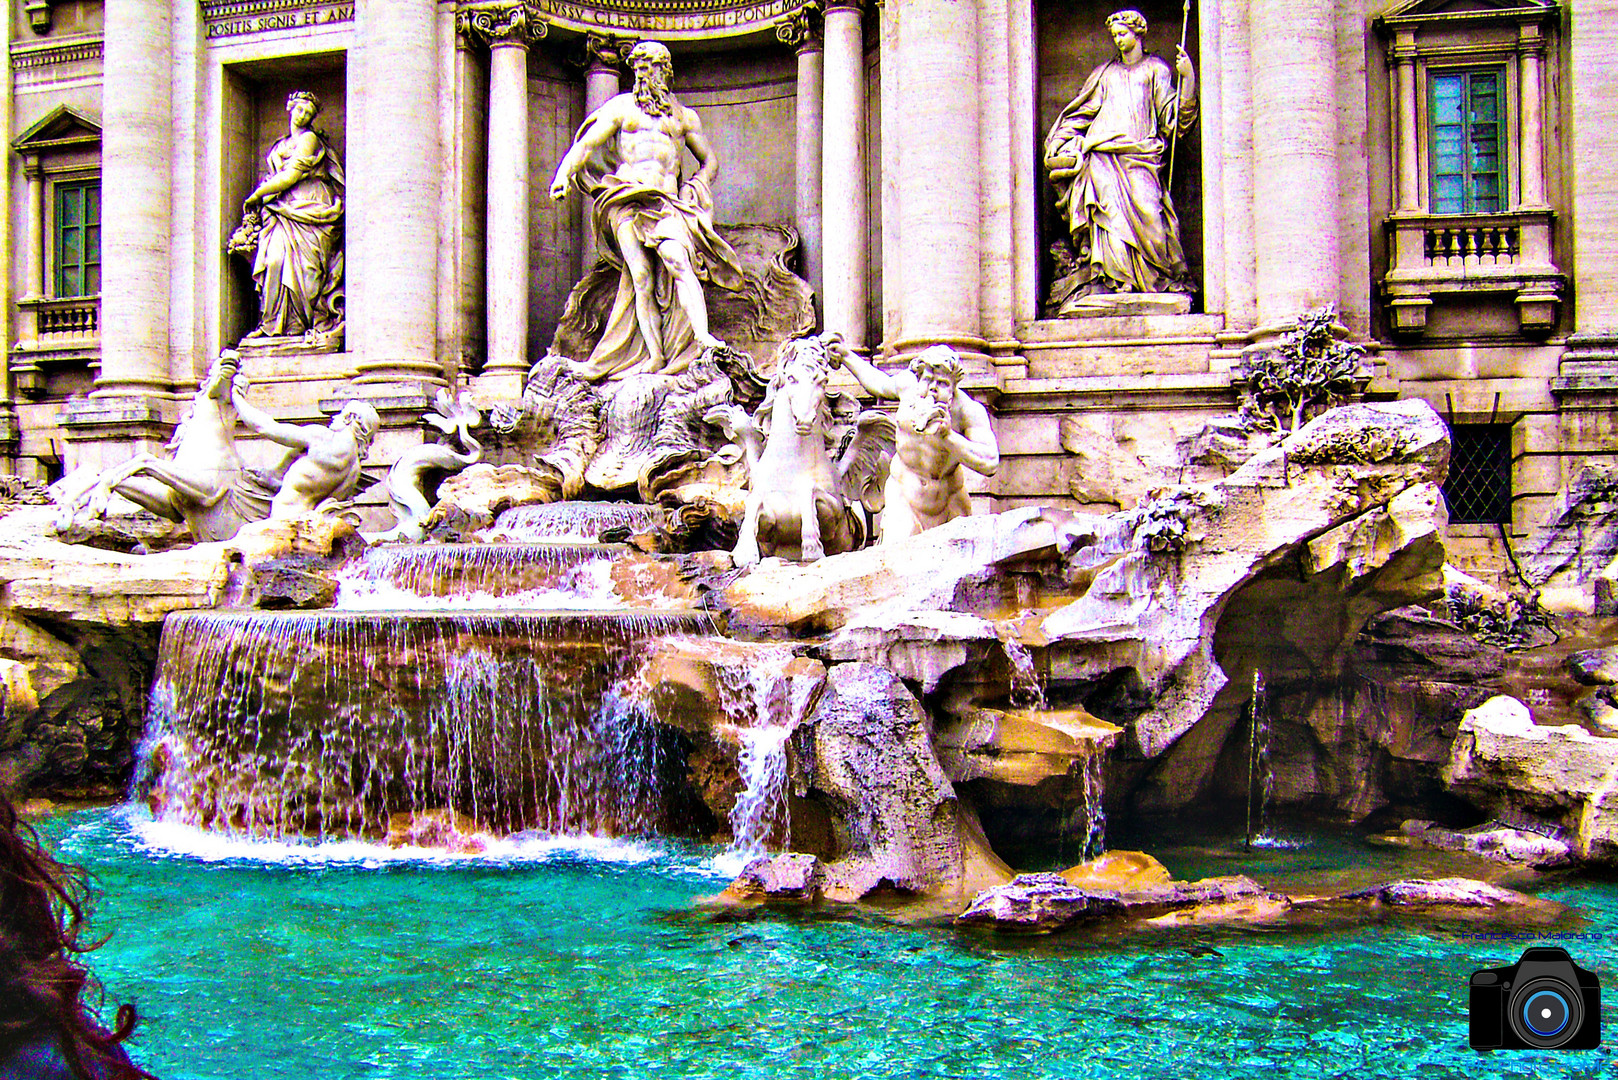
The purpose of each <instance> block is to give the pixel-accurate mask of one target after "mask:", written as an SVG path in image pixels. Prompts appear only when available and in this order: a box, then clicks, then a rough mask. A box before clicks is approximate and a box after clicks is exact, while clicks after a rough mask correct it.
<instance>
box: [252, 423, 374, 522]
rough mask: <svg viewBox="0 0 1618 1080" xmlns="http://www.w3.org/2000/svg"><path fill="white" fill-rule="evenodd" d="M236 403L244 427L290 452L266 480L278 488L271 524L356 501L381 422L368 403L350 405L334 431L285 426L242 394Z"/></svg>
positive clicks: (271, 513) (330, 429) (276, 489)
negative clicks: (362, 472) (363, 466)
mask: <svg viewBox="0 0 1618 1080" xmlns="http://www.w3.org/2000/svg"><path fill="white" fill-rule="evenodd" d="M232 400H233V401H234V402H235V404H236V412H237V414H238V415H239V416H240V417H241V420H242V423H244V424H246V425H247V426H248V427H249V428H251V429H252V430H253V431H255V432H257V433H258V434H259V435H261V436H263V437H264V438H266V439H268V440H270V441H271V442H274V443H280V444H281V445H282V446H285V447H287V454H286V457H285V458H284V459H283V460H282V461H281V464H280V466H279V467H278V468H276V469H275V470H273V471H272V472H271V473H270V474H269V475H268V476H267V477H264V478H263V479H264V480H265V482H266V483H269V482H274V483H275V494H274V496H273V497H272V498H271V500H270V512H269V516H270V518H271V520H275V521H283V520H286V519H287V518H294V517H298V516H300V515H303V514H308V513H315V512H320V511H324V510H327V509H332V508H335V507H336V505H337V504H341V503H343V502H346V501H347V500H349V499H352V498H353V497H354V493H355V492H356V491H357V490H359V484H360V463H361V462H362V461H364V460H365V454H366V452H367V451H369V450H370V448H371V440H372V439H373V438H374V437H375V436H376V429H377V427H378V425H379V424H380V423H381V419H380V418H379V417H378V416H377V413H376V410H375V409H374V408H372V407H371V406H370V405H368V404H366V403H365V402H363V401H350V402H349V403H348V404H347V405H345V406H343V409H342V411H341V412H339V413H338V414H337V415H336V416H334V417H332V421H331V424H330V425H329V426H326V427H321V426H319V425H317V424H303V425H299V424H286V423H282V422H281V421H279V420H277V419H275V418H274V417H272V416H270V415H269V414H268V413H266V412H264V411H263V410H262V409H259V408H257V407H256V406H254V405H252V404H251V403H250V402H248V400H247V399H246V398H245V397H243V396H242V395H241V394H233V395H232Z"/></svg>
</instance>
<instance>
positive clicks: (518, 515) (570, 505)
mask: <svg viewBox="0 0 1618 1080" xmlns="http://www.w3.org/2000/svg"><path fill="white" fill-rule="evenodd" d="M656 520H657V507H655V506H644V505H641V504H639V503H597V502H557V503H541V504H537V505H532V506H514V507H512V508H511V509H509V510H503V511H501V512H500V516H499V517H497V518H495V520H494V524H493V525H491V526H489V528H487V529H485V530H483V532H482V533H481V534H480V537H481V538H482V539H485V540H490V541H497V542H516V543H536V542H538V543H548V542H556V541H579V540H596V539H599V538H600V536H601V534H602V533H604V532H606V531H607V530H608V529H628V530H630V531H631V532H641V531H644V530H646V529H649V528H651V527H652V525H653V524H654V523H655V522H656Z"/></svg>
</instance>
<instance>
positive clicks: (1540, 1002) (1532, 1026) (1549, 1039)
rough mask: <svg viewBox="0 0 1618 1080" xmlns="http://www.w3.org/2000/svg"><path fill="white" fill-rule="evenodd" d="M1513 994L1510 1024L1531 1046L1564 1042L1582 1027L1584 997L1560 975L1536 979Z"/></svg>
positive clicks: (1551, 1045)
mask: <svg viewBox="0 0 1618 1080" xmlns="http://www.w3.org/2000/svg"><path fill="white" fill-rule="evenodd" d="M1511 998H1512V1007H1511V1011H1510V1013H1509V1015H1510V1017H1511V1026H1512V1027H1514V1028H1516V1029H1517V1035H1518V1036H1519V1037H1520V1038H1521V1039H1522V1040H1523V1041H1524V1042H1526V1043H1528V1044H1530V1045H1532V1046H1542V1047H1545V1048H1547V1049H1549V1048H1551V1047H1556V1046H1561V1045H1562V1044H1563V1043H1564V1042H1566V1041H1567V1040H1568V1039H1570V1038H1571V1037H1572V1036H1573V1034H1574V1033H1576V1032H1577V1031H1578V1030H1579V1021H1580V1019H1581V1015H1580V1014H1581V1013H1582V1011H1583V1010H1582V1009H1581V1008H1580V1004H1579V1003H1580V1001H1581V1000H1582V999H1581V998H1580V997H1579V995H1578V993H1577V992H1575V991H1574V990H1573V988H1572V987H1570V986H1568V985H1567V984H1565V983H1563V982H1562V981H1561V980H1560V979H1533V980H1531V981H1530V982H1528V983H1527V984H1526V985H1524V986H1522V987H1519V988H1518V989H1517V991H1516V992H1515V993H1514V994H1512V995H1511Z"/></svg>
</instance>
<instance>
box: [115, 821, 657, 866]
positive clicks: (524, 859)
mask: <svg viewBox="0 0 1618 1080" xmlns="http://www.w3.org/2000/svg"><path fill="white" fill-rule="evenodd" d="M119 816H120V817H121V818H122V819H123V820H124V822H125V823H126V824H127V826H128V828H129V832H130V844H131V847H132V848H133V849H134V850H135V851H137V852H139V853H140V854H142V855H147V856H151V857H155V858H180V859H194V860H197V861H199V862H206V863H224V862H229V863H257V864H260V865H264V866H285V867H298V868H309V867H328V866H329V867H358V868H361V869H377V868H379V867H382V866H387V865H395V864H408V863H428V864H438V865H455V866H474V865H491V864H493V865H510V864H512V863H546V862H556V861H566V860H570V859H582V860H585V861H588V862H599V863H608V864H615V865H624V866H636V865H641V864H643V863H649V862H654V861H657V860H660V859H667V858H669V857H670V856H671V855H672V854H674V852H671V851H670V849H669V848H668V847H667V846H666V845H664V844H660V843H657V842H655V841H647V840H626V839H619V838H614V837H606V836H588V835H586V836H550V835H546V834H543V833H517V834H514V835H511V836H491V835H488V834H475V835H471V836H468V837H467V839H468V840H469V841H477V842H478V843H480V844H482V845H483V850H482V851H476V852H472V851H465V852H458V851H450V850H448V849H445V848H432V847H417V846H405V847H389V846H388V845H386V844H379V843H376V842H374V841H369V840H327V841H323V842H315V841H309V842H298V841H287V840H261V839H255V838H253V837H249V836H243V835H240V834H232V833H219V832H210V831H208V830H206V829H201V828H198V827H197V826H195V825H186V824H182V823H180V822H176V821H166V820H160V819H154V818H153V817H152V816H151V814H150V813H149V812H148V811H147V810H146V809H145V808H144V807H139V806H133V805H131V806H125V807H123V808H121V809H120V810H119Z"/></svg>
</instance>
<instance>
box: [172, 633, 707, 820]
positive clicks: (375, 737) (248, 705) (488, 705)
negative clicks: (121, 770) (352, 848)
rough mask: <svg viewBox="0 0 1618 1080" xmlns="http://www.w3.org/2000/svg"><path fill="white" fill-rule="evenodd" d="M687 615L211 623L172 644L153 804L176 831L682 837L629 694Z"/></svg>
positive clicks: (658, 755)
mask: <svg viewBox="0 0 1618 1080" xmlns="http://www.w3.org/2000/svg"><path fill="white" fill-rule="evenodd" d="M705 621H706V617H705V616H701V615H697V614H692V613H686V614H672V613H631V612H621V613H610V614H609V613H592V614H588V615H585V614H576V613H547V614H525V613H518V612H483V613H475V614H473V613H467V614H461V613H444V612H435V613H419V612H399V613H393V614H391V615H389V616H388V617H387V618H375V617H371V616H368V615H364V614H353V613H343V612H298V613H275V614H271V613H265V612H233V613H211V612H193V613H181V614H176V615H172V616H170V617H169V619H168V621H167V622H166V623H165V625H164V630H163V639H162V643H161V645H160V649H159V657H158V674H157V679H156V682H155V684H154V687H153V690H152V696H151V722H150V724H149V729H148V730H149V734H148V738H147V747H146V751H145V758H146V761H147V765H146V768H145V775H144V777H143V778H142V780H141V781H140V789H141V790H142V792H143V793H144V794H145V796H146V798H147V801H148V802H149V803H150V804H151V805H152V807H153V809H154V812H155V813H156V814H157V815H158V816H159V817H165V818H169V819H174V820H180V821H184V822H186V823H189V824H195V825H199V826H202V827H205V828H213V829H218V830H225V831H235V832H240V833H245V834H248V835H251V836H259V837H265V838H277V837H294V836H314V837H317V838H326V837H336V836H371V837H380V836H382V835H385V834H386V833H387V831H388V829H389V825H390V819H391V818H392V817H393V816H394V815H396V814H412V815H415V814H422V813H425V812H428V811H434V810H438V809H445V808H447V809H449V810H452V811H454V812H456V813H458V814H462V815H465V816H467V817H469V818H471V819H472V820H473V821H474V822H475V823H476V824H477V826H478V827H479V828H481V829H487V830H490V831H494V832H507V833H509V832H517V831H521V830H527V829H542V830H546V831H549V832H553V833H579V832H594V833H604V834H608V835H633V834H644V833H649V832H654V831H663V825H664V823H665V820H664V819H665V818H666V817H667V815H668V808H667V806H666V805H665V801H666V800H665V799H664V798H663V795H662V791H663V784H662V776H663V771H664V766H665V765H666V764H667V762H666V760H665V755H664V752H663V745H662V743H661V742H660V739H659V734H658V729H657V728H656V727H655V726H654V725H653V724H652V723H651V722H650V720H649V719H648V718H647V717H646V715H645V714H644V713H643V712H642V711H641V710H640V709H639V708H637V707H636V706H635V705H634V704H633V703H632V702H631V701H629V700H627V699H625V698H623V697H621V696H620V695H618V694H617V693H616V692H615V687H616V685H617V683H618V682H619V680H621V679H622V678H623V677H624V675H625V674H626V673H627V672H628V671H629V670H631V669H632V668H633V666H634V663H635V654H636V648H637V645H638V643H639V642H641V641H643V640H644V639H647V638H649V637H652V636H656V635H664V634H669V633H674V632H678V631H685V632H693V631H696V630H699V629H701V628H702V624H703V623H704V622H705Z"/></svg>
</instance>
